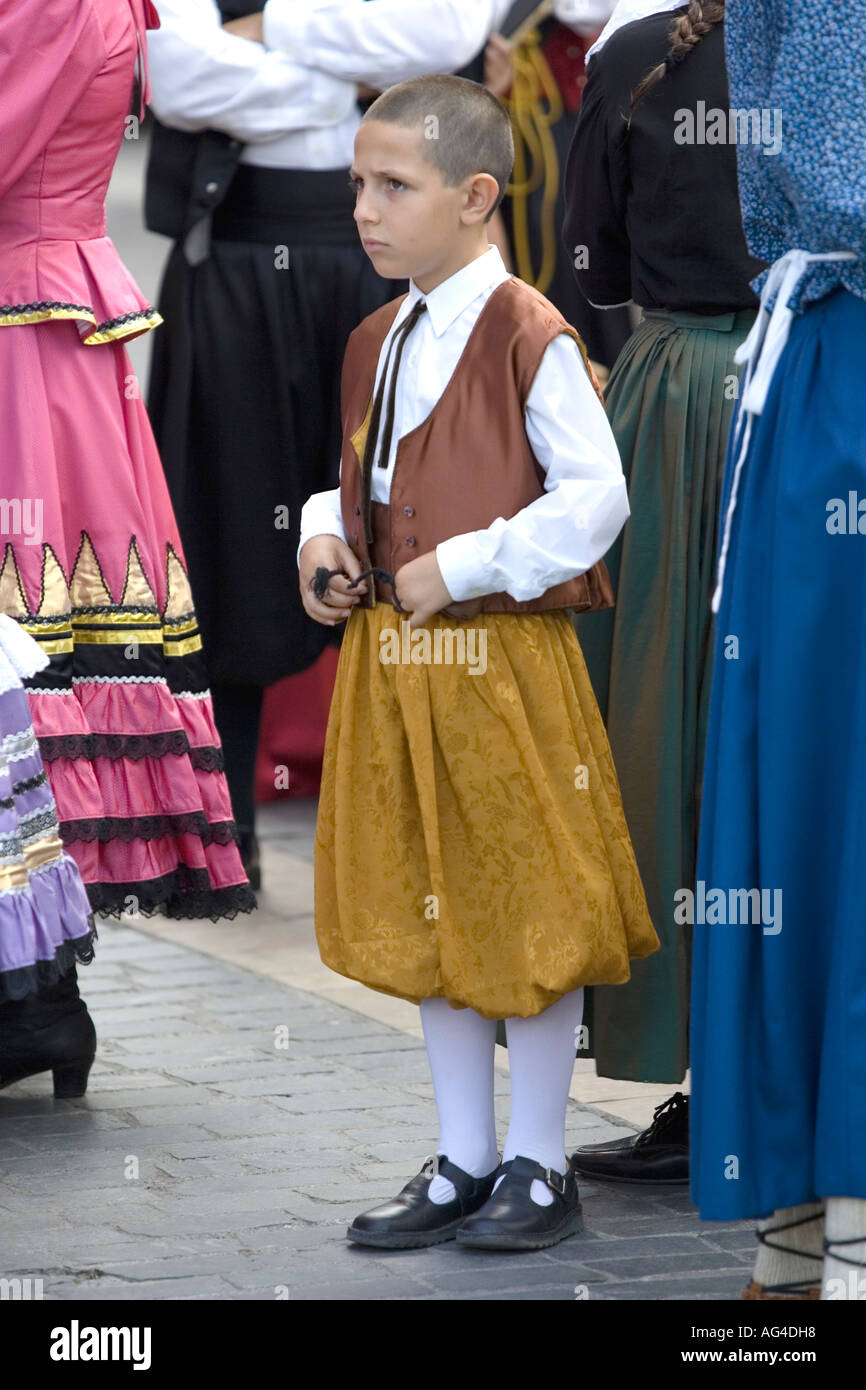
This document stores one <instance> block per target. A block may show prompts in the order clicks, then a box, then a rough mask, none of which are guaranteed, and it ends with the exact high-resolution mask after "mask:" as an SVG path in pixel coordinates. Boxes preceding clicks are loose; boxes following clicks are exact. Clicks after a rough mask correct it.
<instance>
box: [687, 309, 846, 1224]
mask: <svg viewBox="0 0 866 1390" xmlns="http://www.w3.org/2000/svg"><path fill="white" fill-rule="evenodd" d="M737 433H738V421H735V424H734V429H733V431H732V436H731V445H730V446H729V451H728V458H727V464H726V472H725V483H724V491H723V504H722V516H724V514H725V510H726V507H727V500H728V496H729V494H730V490H731V475H732V470H733V463H734V440H735V439H736V436H737ZM861 506H862V512H861V511H860V510H859V508H860V507H861ZM755 889H757V890H760V892H761V898H760V901H759V899H758V896H757V894H755V893H752V895H751V898H750V899H749V900H747V899H746V897H745V894H746V892H748V891H749V890H755ZM714 890H715V891H714ZM719 890H721V891H719ZM737 890H740V892H739V893H738V891H737ZM683 904H684V906H683V910H684V911H688V910H689V907H688V903H687V900H686V899H683ZM694 916H695V925H694V955H693V975H692V1020H691V1056H692V1078H693V1079H692V1089H693V1099H692V1103H691V1107H690V1108H691V1126H692V1135H691V1144H692V1158H691V1172H692V1179H691V1186H692V1197H693V1200H694V1201H695V1203H696V1204H697V1206H698V1207H699V1208H700V1212H701V1215H702V1216H703V1217H704V1218H705V1219H713V1220H734V1219H741V1218H744V1217H755V1218H760V1217H764V1216H767V1215H768V1214H769V1213H770V1212H772V1211H774V1210H775V1209H776V1208H779V1207H788V1206H793V1205H796V1204H798V1203H801V1202H809V1201H815V1200H817V1199H818V1198H820V1197H841V1196H848V1197H860V1198H866V302H864V301H862V300H861V299H858V298H856V297H855V296H854V295H851V294H849V293H848V292H847V291H845V290H839V291H837V292H835V293H834V294H832V295H830V296H828V297H827V298H826V299H823V300H820V301H819V302H818V303H817V304H815V305H813V306H811V307H809V308H807V309H806V311H805V313H804V314H802V315H798V316H797V317H796V318H795V320H794V323H793V325H792V328H791V334H790V338H789V341H788V344H787V346H786V348H785V351H784V353H783V356H782V358H781V361H780V362H779V365H778V367H777V370H776V373H775V377H774V380H773V382H772V385H771V387H770V392H769V395H768V398H767V402H766V405H765V407H764V411H763V414H762V415H761V416H759V417H758V418H757V419H756V420H755V422H754V425H753V435H752V440H751V443H750V446H749V453H748V457H747V459H746V462H745V465H744V468H743V472H742V475H741V479H740V488H739V498H738V502H737V509H736V513H735V516H734V524H733V530H732V535H731V545H730V552H729V555H728V562H727V571H726V575H725V585H724V593H723V597H722V603H721V610H720V612H719V614H718V617H717V622H716V637H715V656H714V675H713V685H712V694H711V699H710V713H709V726H708V733H707V752H706V764H705V771H704V787H703V803H702V818H701V832H700V844H699V852H698V885H697V891H696V893H695V901H694ZM701 918H704V920H703V921H702V920H701ZM732 919H733V920H732Z"/></svg>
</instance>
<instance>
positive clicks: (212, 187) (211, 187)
mask: <svg viewBox="0 0 866 1390" xmlns="http://www.w3.org/2000/svg"><path fill="white" fill-rule="evenodd" d="M218 188H219V184H218V183H217V182H216V181H215V180H214V179H211V180H210V182H209V183H206V184H205V186H204V191H205V193H216V191H217V189H218Z"/></svg>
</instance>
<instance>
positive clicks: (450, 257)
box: [351, 120, 496, 294]
mask: <svg viewBox="0 0 866 1390" xmlns="http://www.w3.org/2000/svg"><path fill="white" fill-rule="evenodd" d="M423 140H424V136H423V133H421V132H419V131H416V130H412V129H410V128H408V127H404V126H398V125H392V124H391V123H390V122H387V121H376V120H369V121H364V122H362V124H361V126H360V128H359V130H358V133H357V135H356V136H355V160H354V163H353V165H352V170H351V176H352V178H353V180H354V183H355V192H356V199H357V201H356V205H355V222H356V224H357V227H358V232H359V234H360V237H361V242H362V244H363V247H364V250H365V251H366V252H367V255H368V256H369V257H370V260H371V261H372V262H373V265H374V266H375V268H376V270H377V271H378V272H379V274H380V275H383V276H385V277H386V278H389V279H393V280H402V279H404V278H407V277H409V276H411V277H412V279H413V280H414V281H415V282H416V284H417V285H418V287H419V289H420V290H422V292H423V293H425V294H426V293H429V292H430V290H432V289H434V288H435V286H436V285H437V284H440V283H441V282H442V281H443V280H446V279H447V278H448V277H449V276H450V275H453V274H454V273H455V271H457V270H459V269H460V268H461V267H462V266H463V265H464V264H465V263H466V260H467V254H466V253H467V249H468V248H469V247H470V246H471V245H474V244H475V243H476V242H477V241H479V240H480V241H483V242H485V243H486V239H487V237H486V229H485V228H484V212H483V210H482V211H481V212H480V213H479V212H478V210H477V209H476V210H473V191H472V189H473V186H477V184H478V183H479V179H480V180H481V181H482V197H483V196H484V194H485V193H486V195H487V196H488V197H489V189H488V188H487V186H486V184H485V183H484V181H485V180H486V179H487V178H488V176H485V175H483V174H482V175H480V176H476V177H475V178H474V179H473V177H472V176H470V177H469V178H468V179H466V180H464V182H463V183H460V184H458V185H456V186H455V187H453V188H450V187H448V185H447V184H446V183H445V182H444V180H443V178H442V174H441V172H440V171H439V170H438V169H437V168H436V166H435V165H434V164H431V163H430V162H429V161H428V160H426V159H425V158H424V155H423V153H422V150H423ZM489 182H490V183H492V184H493V187H494V188H495V187H496V183H495V180H493V179H490V180H489ZM476 192H477V189H476ZM476 200H477V199H476ZM467 217H468V220H467ZM468 258H469V259H471V258H472V256H471V254H470V256H469V257H468ZM422 282H423V283H422Z"/></svg>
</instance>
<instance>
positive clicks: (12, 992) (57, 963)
mask: <svg viewBox="0 0 866 1390" xmlns="http://www.w3.org/2000/svg"><path fill="white" fill-rule="evenodd" d="M87 922H88V926H89V928H90V930H89V931H88V932H87V933H86V935H85V936H77V937H75V938H74V939H73V940H72V941H61V942H60V944H59V945H58V947H57V950H56V951H55V953H54V959H53V960H37V961H36V962H35V963H34V964H33V965H23V966H19V967H18V968H17V969H15V970H3V971H0V1003H6V1002H7V1001H8V1000H11V999H24V998H26V996H27V995H28V994H33V993H34V992H35V991H36V990H38V989H41V988H42V987H43V986H45V985H54V984H56V983H57V981H58V980H59V979H61V977H62V976H63V975H66V974H68V973H69V971H70V970H71V969H72V967H73V965H89V964H90V962H91V961H92V960H93V957H94V953H95V945H94V943H95V942H96V940H97V931H96V922H95V921H94V919H93V913H92V912H91V913H89V914H88V917H87Z"/></svg>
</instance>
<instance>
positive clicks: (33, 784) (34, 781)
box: [12, 772, 47, 796]
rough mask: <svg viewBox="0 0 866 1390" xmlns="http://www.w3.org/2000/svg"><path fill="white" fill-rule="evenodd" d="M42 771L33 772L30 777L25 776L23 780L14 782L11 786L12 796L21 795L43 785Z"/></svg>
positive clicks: (44, 777)
mask: <svg viewBox="0 0 866 1390" xmlns="http://www.w3.org/2000/svg"><path fill="white" fill-rule="evenodd" d="M46 780H47V779H46V776H45V773H44V772H34V774H33V776H32V777H27V778H25V780H24V781H23V782H16V783H15V784H14V785H13V787H12V795H13V796H23V795H24V793H25V792H32V791H35V790H36V788H37V787H43V786H44V785H45V782H46Z"/></svg>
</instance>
